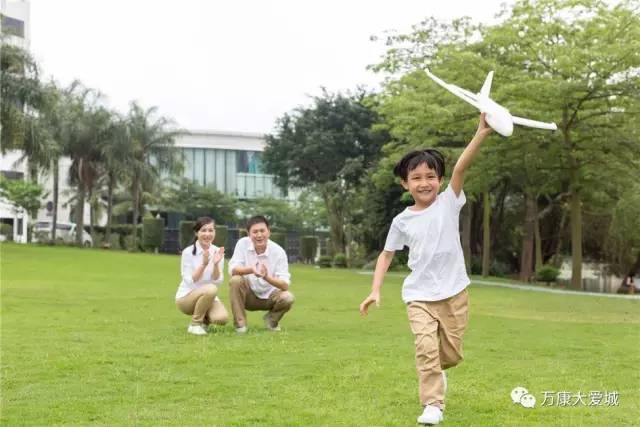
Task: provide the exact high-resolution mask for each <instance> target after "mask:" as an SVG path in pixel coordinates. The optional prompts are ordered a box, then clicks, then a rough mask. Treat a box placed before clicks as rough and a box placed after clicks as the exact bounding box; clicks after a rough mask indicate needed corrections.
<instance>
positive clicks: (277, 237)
mask: <svg viewBox="0 0 640 427" xmlns="http://www.w3.org/2000/svg"><path fill="white" fill-rule="evenodd" d="M269 238H270V239H271V240H272V241H274V242H276V243H277V244H279V245H280V246H282V249H284V250H287V235H286V234H284V233H281V232H279V231H276V232H275V233H271V236H270V237H269Z"/></svg>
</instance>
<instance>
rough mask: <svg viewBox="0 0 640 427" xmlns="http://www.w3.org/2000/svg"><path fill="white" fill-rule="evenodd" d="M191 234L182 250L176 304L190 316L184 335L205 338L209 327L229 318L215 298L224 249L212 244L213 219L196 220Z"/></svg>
mask: <svg viewBox="0 0 640 427" xmlns="http://www.w3.org/2000/svg"><path fill="white" fill-rule="evenodd" d="M193 232H194V238H193V244H192V245H190V246H187V248H186V249H185V250H183V251H182V262H181V273H182V282H180V285H179V286H178V292H176V305H177V306H178V309H179V310H180V311H181V312H183V313H184V314H188V315H190V316H191V323H190V324H189V327H188V328H187V332H189V333H190V334H194V335H206V334H207V328H208V327H209V325H210V324H216V325H224V324H226V323H227V320H228V318H229V316H228V315H227V310H226V309H225V308H224V305H222V301H220V298H218V285H219V284H220V283H222V280H223V279H224V277H223V275H224V273H223V271H224V268H223V267H224V266H223V264H224V248H218V247H217V246H215V245H214V244H213V239H214V238H215V237H216V229H215V223H214V221H213V219H211V218H209V217H206V216H205V217H201V218H198V220H197V221H196V224H195V225H194V226H193Z"/></svg>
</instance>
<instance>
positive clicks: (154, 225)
mask: <svg viewBox="0 0 640 427" xmlns="http://www.w3.org/2000/svg"><path fill="white" fill-rule="evenodd" d="M163 241H164V219H162V218H153V217H146V218H143V219H142V246H143V247H144V248H145V249H149V250H156V251H157V250H158V249H159V248H160V246H162V242H163Z"/></svg>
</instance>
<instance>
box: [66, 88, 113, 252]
mask: <svg viewBox="0 0 640 427" xmlns="http://www.w3.org/2000/svg"><path fill="white" fill-rule="evenodd" d="M69 96H70V104H69V105H70V112H69V115H68V119H69V122H68V126H67V132H66V137H67V138H66V141H65V144H64V154H66V155H68V156H69V157H70V158H71V168H70V173H69V178H70V181H71V182H70V183H71V184H72V185H75V186H76V187H77V194H76V207H75V209H74V213H75V219H76V220H75V222H76V229H77V230H78V232H77V233H76V236H75V239H76V244H77V245H78V246H81V245H82V230H83V229H84V203H85V200H86V199H87V192H88V191H90V189H91V188H93V187H94V186H95V182H96V180H97V179H98V178H99V176H100V167H101V162H102V150H101V146H102V144H104V143H105V141H107V140H108V139H109V136H110V134H109V130H110V128H111V125H112V123H111V122H112V113H111V112H110V111H109V110H108V109H106V108H105V107H104V106H102V105H100V100H101V95H100V93H99V92H97V91H95V90H92V89H88V88H85V87H84V86H83V85H82V84H80V83H79V82H74V83H73V84H72V85H71V87H70V88H69Z"/></svg>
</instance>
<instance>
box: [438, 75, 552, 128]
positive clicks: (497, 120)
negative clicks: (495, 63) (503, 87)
mask: <svg viewBox="0 0 640 427" xmlns="http://www.w3.org/2000/svg"><path fill="white" fill-rule="evenodd" d="M425 71H426V72H427V75H428V76H429V77H431V79H432V80H433V81H434V82H436V83H438V84H439V85H440V86H442V87H443V88H445V89H447V90H448V91H449V92H451V93H452V94H454V95H455V96H457V97H459V98H462V99H463V100H464V101H467V102H468V103H469V104H471V105H473V106H474V107H476V108H477V109H478V110H480V112H481V113H486V116H485V117H486V120H487V123H488V124H489V126H491V127H492V128H493V129H494V130H495V131H496V132H498V133H499V134H500V135H502V136H511V134H512V133H513V125H514V123H515V124H517V125H521V126H528V127H532V128H538V129H549V130H556V129H558V127H557V126H556V124H555V123H544V122H538V121H535V120H529V119H524V118H522V117H516V116H512V115H511V113H509V110H507V109H506V108H504V107H503V106H502V105H499V104H498V103H496V102H495V101H494V100H492V99H491V98H489V92H490V91H491V81H492V80H493V71H490V72H489V74H488V75H487V79H486V80H485V81H484V84H483V85H482V89H480V92H479V93H477V94H475V93H471V92H469V91H468V90H465V89H462V88H460V87H458V86H456V85H452V84H449V83H445V82H444V81H442V80H440V79H439V78H438V77H436V76H434V75H433V74H431V72H430V71H429V70H428V69H427V70H425Z"/></svg>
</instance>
